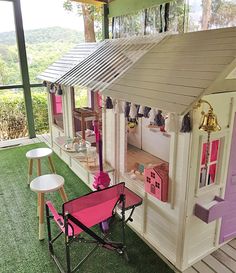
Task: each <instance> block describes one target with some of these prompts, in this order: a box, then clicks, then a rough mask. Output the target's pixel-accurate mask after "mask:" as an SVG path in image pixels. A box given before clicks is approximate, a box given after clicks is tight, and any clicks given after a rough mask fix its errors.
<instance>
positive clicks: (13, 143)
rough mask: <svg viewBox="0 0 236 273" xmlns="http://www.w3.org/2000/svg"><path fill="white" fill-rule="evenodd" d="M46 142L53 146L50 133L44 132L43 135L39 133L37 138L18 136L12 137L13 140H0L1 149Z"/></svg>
mask: <svg viewBox="0 0 236 273" xmlns="http://www.w3.org/2000/svg"><path fill="white" fill-rule="evenodd" d="M40 142H44V143H46V144H47V145H48V146H49V147H50V146H51V138H50V135H49V134H43V135H37V137H36V138H31V139H30V138H26V137H24V138H17V139H11V140H4V141H0V150H1V149H5V148H13V147H17V146H20V145H28V144H33V143H40Z"/></svg>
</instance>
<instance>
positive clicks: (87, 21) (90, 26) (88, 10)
mask: <svg viewBox="0 0 236 273" xmlns="http://www.w3.org/2000/svg"><path fill="white" fill-rule="evenodd" d="M63 6H64V8H65V9H66V10H68V11H73V9H74V6H73V4H72V2H71V0H66V1H64V4H63ZM76 9H77V13H78V15H79V16H83V20H84V40H85V42H96V34H95V23H96V25H97V26H98V35H97V36H101V27H99V21H101V8H98V7H97V6H95V5H88V4H76Z"/></svg>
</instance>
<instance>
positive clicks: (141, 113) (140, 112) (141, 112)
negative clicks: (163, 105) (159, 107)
mask: <svg viewBox="0 0 236 273" xmlns="http://www.w3.org/2000/svg"><path fill="white" fill-rule="evenodd" d="M138 113H139V114H140V115H143V113H144V106H142V105H140V106H139V110H138Z"/></svg>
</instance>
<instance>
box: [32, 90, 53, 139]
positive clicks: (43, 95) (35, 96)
mask: <svg viewBox="0 0 236 273" xmlns="http://www.w3.org/2000/svg"><path fill="white" fill-rule="evenodd" d="M31 92H32V103H33V112H34V123H35V132H36V134H39V135H41V134H45V133H48V132H49V126H48V98H47V92H46V90H45V87H36V88H31Z"/></svg>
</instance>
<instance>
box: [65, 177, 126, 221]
mask: <svg viewBox="0 0 236 273" xmlns="http://www.w3.org/2000/svg"><path fill="white" fill-rule="evenodd" d="M124 188H125V183H124V182H122V183H119V184H117V185H114V186H111V187H109V188H105V189H103V190H99V191H95V192H91V193H88V194H87V195H83V196H81V197H78V198H76V199H73V200H70V201H68V202H66V203H64V204H63V209H62V211H63V215H64V213H65V212H68V213H69V214H77V213H80V212H81V211H84V212H85V211H87V212H91V210H93V211H94V213H96V212H101V211H102V212H103V213H104V212H106V213H105V214H109V215H110V214H112V211H113V208H114V207H115V205H116V203H117V201H118V200H119V199H120V195H121V194H123V193H124ZM94 213H93V214H94ZM87 216H88V217H89V216H90V215H87Z"/></svg>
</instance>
